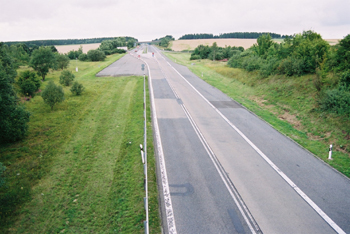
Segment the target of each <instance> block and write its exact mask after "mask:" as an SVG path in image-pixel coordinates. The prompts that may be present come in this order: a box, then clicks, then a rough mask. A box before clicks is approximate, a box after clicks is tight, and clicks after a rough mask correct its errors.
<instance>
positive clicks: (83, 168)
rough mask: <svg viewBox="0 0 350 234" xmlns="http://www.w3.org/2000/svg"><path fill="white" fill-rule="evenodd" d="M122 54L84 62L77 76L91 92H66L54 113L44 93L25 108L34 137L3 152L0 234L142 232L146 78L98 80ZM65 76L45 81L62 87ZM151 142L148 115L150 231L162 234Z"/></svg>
mask: <svg viewBox="0 0 350 234" xmlns="http://www.w3.org/2000/svg"><path fill="white" fill-rule="evenodd" d="M121 56H122V55H112V56H109V57H108V58H107V59H106V61H104V62H79V61H78V62H77V65H78V67H79V72H78V73H75V72H74V74H75V75H76V80H77V81H78V82H79V83H82V84H83V85H84V87H85V92H84V93H83V94H82V96H73V95H72V94H71V92H70V91H69V87H65V88H64V91H65V97H66V100H65V101H64V102H63V103H60V104H57V105H56V106H55V107H54V110H53V111H50V107H49V106H47V105H45V104H44V102H43V100H42V98H41V97H40V96H36V97H34V98H33V99H32V100H31V101H29V102H26V103H25V105H26V106H27V109H28V110H29V111H30V112H31V113H32V116H31V120H30V123H29V134H28V136H27V137H26V138H25V139H24V140H23V141H21V142H18V143H14V144H8V145H2V146H1V148H0V152H1V156H0V161H1V162H3V163H4V165H5V166H6V167H7V170H6V174H5V176H6V180H7V188H5V189H2V190H1V191H0V199H1V203H2V204H6V205H1V209H2V210H1V212H2V213H1V221H0V233H87V232H94V233H143V232H144V228H143V220H145V210H144V204H143V197H144V196H145V193H144V189H143V179H144V175H143V165H142V161H141V156H140V150H139V144H142V143H143V79H142V78H141V77H100V78H98V77H95V74H96V73H97V72H98V71H99V70H101V69H102V68H104V67H106V66H107V65H109V64H110V63H112V62H113V61H115V60H117V59H119V58H120V57H121ZM71 63H72V64H71V65H70V67H69V69H70V70H75V66H76V62H75V61H72V62H71ZM24 69H25V68H24ZM59 73H60V72H57V71H54V72H51V73H50V74H49V75H48V76H47V80H54V81H55V83H56V84H57V83H58V80H59ZM46 84H47V81H45V82H44V83H43V86H45V85H46ZM42 88H43V87H42ZM149 113H150V112H149V110H148V114H149ZM152 142H153V141H152V129H151V119H150V117H149V116H148V153H149V157H148V159H149V160H148V162H149V164H148V169H149V197H150V202H149V206H150V207H149V208H150V231H151V233H159V232H160V221H159V212H158V200H157V197H158V195H157V186H156V175H155V158H154V157H153V155H154V152H153V145H152Z"/></svg>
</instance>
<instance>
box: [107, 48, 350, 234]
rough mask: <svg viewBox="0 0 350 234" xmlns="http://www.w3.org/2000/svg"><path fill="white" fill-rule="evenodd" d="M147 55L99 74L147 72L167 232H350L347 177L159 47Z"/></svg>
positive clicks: (135, 54)
mask: <svg viewBox="0 0 350 234" xmlns="http://www.w3.org/2000/svg"><path fill="white" fill-rule="evenodd" d="M142 51H143V49H142V48H140V49H139V50H138V51H137V52H135V51H132V52H131V53H130V54H129V55H126V56H124V60H122V61H120V60H119V61H117V62H116V63H115V64H114V65H112V66H111V70H109V71H108V72H106V73H103V72H105V71H102V74H104V75H108V74H110V75H117V74H118V71H119V73H120V74H124V73H125V74H129V73H133V72H132V71H129V72H126V71H124V70H123V69H126V68H127V69H126V70H129V69H134V70H135V72H136V73H133V74H139V73H138V72H139V70H141V65H140V64H142V63H144V64H146V65H147V67H148V71H146V72H147V75H149V87H150V95H151V103H152V117H153V127H154V132H155V138H156V140H155V146H156V149H157V159H158V165H157V169H158V175H157V177H158V183H159V192H160V198H161V213H162V220H163V228H164V232H165V233H261V232H263V233H350V222H349V221H350V180H349V179H348V178H345V177H344V176H343V175H341V174H340V173H338V172H337V171H335V170H334V169H332V168H331V167H329V166H328V165H326V164H325V163H323V162H322V161H320V160H318V159H317V158H315V157H314V156H313V155H312V154H310V153H309V152H307V151H306V150H304V149H302V148H301V147H300V146H299V145H297V144H296V143H294V142H293V141H291V140H290V139H289V138H287V137H285V136H284V135H282V134H280V133H279V132H278V131H276V130H275V129H273V128H272V127H271V126H270V125H268V124H267V123H265V122H264V121H262V120H261V119H260V118H258V117H257V116H255V115H254V114H253V113H250V112H249V111H248V110H246V109H245V108H243V107H242V106H240V105H239V104H238V103H237V102H235V101H234V100H232V99H230V98H229V97H227V96H226V95H225V94H223V93H222V92H221V91H219V90H217V89H216V88H214V87H212V86H210V85H208V84H207V83H205V82H204V81H203V80H201V79H200V78H198V77H197V76H195V75H194V74H193V73H192V72H190V71H189V70H188V69H187V68H186V67H184V66H181V65H178V64H176V63H174V62H173V61H171V60H169V59H167V58H166V57H165V56H164V55H163V54H161V52H160V51H159V50H158V49H156V48H154V47H151V46H150V47H149V48H148V53H146V54H144V53H142ZM152 53H154V55H152ZM125 61H126V62H125ZM124 62H125V63H124ZM126 63H127V64H128V65H126ZM113 67H114V69H112V68H113ZM128 67H130V68H128ZM132 67H134V68H132ZM107 69H109V68H107ZM136 70H138V71H136ZM325 153H327V152H325Z"/></svg>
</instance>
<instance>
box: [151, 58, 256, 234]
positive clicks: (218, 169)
mask: <svg viewBox="0 0 350 234" xmlns="http://www.w3.org/2000/svg"><path fill="white" fill-rule="evenodd" d="M157 62H158V60H157ZM158 64H159V62H158ZM159 65H160V64H159ZM164 75H165V74H164ZM167 83H168V85H169V87H170V89H171V90H172V92H173V93H174V95H175V97H176V98H177V99H180V98H179V96H178V95H177V93H176V91H175V89H174V88H173V87H172V85H171V84H170V83H169V82H168V81H167ZM180 106H181V108H182V110H183V111H184V113H185V114H186V116H187V118H188V120H189V122H190V124H191V125H192V127H193V129H194V131H195V132H196V134H197V136H198V138H199V140H200V141H201V143H202V145H203V146H204V149H205V150H206V151H207V154H208V155H209V158H210V159H211V161H212V162H213V164H214V166H215V168H216V170H217V172H218V173H219V175H220V177H221V180H222V181H223V182H224V184H225V186H226V188H227V190H228V192H229V193H230V195H231V197H232V199H233V201H234V202H235V204H236V205H237V207H238V209H239V211H240V212H241V214H242V216H243V218H244V220H245V222H246V223H247V225H248V227H249V229H250V231H251V232H252V234H256V232H255V230H254V228H253V227H252V225H251V222H250V221H249V219H248V217H247V216H246V213H247V215H248V216H249V218H250V220H251V221H252V223H254V226H255V228H256V230H259V228H258V227H257V226H256V224H255V222H254V219H253V217H252V216H251V215H250V212H249V211H248V208H247V207H246V206H244V203H243V201H242V200H241V199H239V200H240V201H238V200H237V198H239V196H238V194H234V193H233V191H232V190H234V189H233V188H231V186H230V185H229V184H228V183H227V181H228V178H227V175H226V176H225V175H224V174H223V172H222V171H221V170H220V168H219V166H218V164H219V162H218V160H217V159H215V158H214V157H216V156H215V154H214V152H213V150H212V149H211V147H210V146H209V144H208V142H207V141H206V140H205V138H204V136H203V134H202V132H201V131H200V129H199V127H198V126H197V124H196V123H195V121H194V120H193V118H192V116H191V114H190V113H189V111H188V110H187V108H186V106H185V104H180ZM235 193H236V192H235ZM236 196H237V198H236ZM241 205H243V208H242V206H241ZM243 209H244V210H245V212H244V211H243Z"/></svg>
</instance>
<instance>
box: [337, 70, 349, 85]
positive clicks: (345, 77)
mask: <svg viewBox="0 0 350 234" xmlns="http://www.w3.org/2000/svg"><path fill="white" fill-rule="evenodd" d="M339 83H340V85H342V86H345V88H349V87H350V70H348V71H346V72H344V73H343V74H342V75H341V77H340V82H339Z"/></svg>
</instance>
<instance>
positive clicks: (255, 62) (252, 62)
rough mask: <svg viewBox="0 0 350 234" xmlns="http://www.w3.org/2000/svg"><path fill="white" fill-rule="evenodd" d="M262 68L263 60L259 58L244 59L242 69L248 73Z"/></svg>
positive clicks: (249, 57) (248, 57)
mask: <svg viewBox="0 0 350 234" xmlns="http://www.w3.org/2000/svg"><path fill="white" fill-rule="evenodd" d="M261 66H262V59H261V58H260V57H259V56H255V55H253V56H247V57H244V58H243V61H242V68H244V69H245V70H247V71H255V70H259V69H260V67H261Z"/></svg>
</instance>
